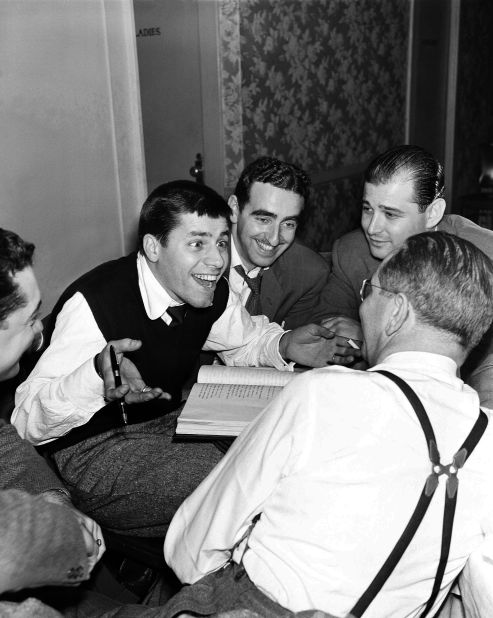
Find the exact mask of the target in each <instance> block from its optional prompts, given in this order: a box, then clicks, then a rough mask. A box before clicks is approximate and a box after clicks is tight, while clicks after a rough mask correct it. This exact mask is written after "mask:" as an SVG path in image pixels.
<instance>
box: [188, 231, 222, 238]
mask: <svg viewBox="0 0 493 618" xmlns="http://www.w3.org/2000/svg"><path fill="white" fill-rule="evenodd" d="M219 235H220V236H229V230H223V231H222V232H219ZM187 236H189V237H192V236H199V237H201V238H212V233H211V232H204V231H200V232H199V231H198V230H197V231H194V230H191V231H190V232H188V234H187Z"/></svg>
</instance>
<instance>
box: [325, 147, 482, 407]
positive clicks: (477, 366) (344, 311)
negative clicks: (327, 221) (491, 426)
mask: <svg viewBox="0 0 493 618" xmlns="http://www.w3.org/2000/svg"><path fill="white" fill-rule="evenodd" d="M443 195H444V173H443V167H442V165H441V164H440V163H439V161H437V160H436V159H435V158H434V157H433V156H432V155H431V154H430V153H428V152H426V151H425V150H423V149H422V148H419V147H417V146H397V147H395V148H392V149H390V150H388V151H386V152H384V153H382V154H381V155H379V156H377V157H376V158H375V159H374V160H373V161H372V162H371V163H370V164H369V166H368V168H367V170H366V172H365V184H364V188H363V204H362V214H361V228H360V229H357V230H354V231H352V232H350V233H349V234H346V235H345V236H343V237H342V238H340V239H338V240H337V241H336V242H335V243H334V247H333V250H332V272H331V275H330V278H329V281H328V283H327V285H326V286H325V288H324V290H323V292H322V294H321V301H320V302H321V306H323V307H324V309H328V312H329V314H330V315H332V316H346V319H347V320H348V322H351V321H357V320H358V309H359V305H360V303H361V299H360V296H359V291H360V286H361V281H362V280H363V279H364V278H371V276H372V275H373V273H374V272H375V270H376V269H377V268H378V266H379V264H380V263H381V261H382V260H383V259H384V258H385V257H386V256H387V255H389V253H390V252H391V251H393V250H394V249H396V248H397V247H399V246H400V245H401V244H402V243H403V242H404V241H405V240H406V239H407V238H408V237H409V236H412V235H413V234H418V233H420V232H425V231H436V230H440V231H444V232H449V233H451V234H455V235H457V236H459V237H460V238H465V239H466V240H469V241H470V242H472V243H473V244H474V245H476V247H478V248H479V249H481V250H482V251H484V252H485V253H486V254H487V255H488V256H489V257H490V258H492V259H493V231H491V230H487V229H484V228H482V227H480V226H478V225H476V224H475V223H473V222H471V221H469V220H468V219H465V218H464V217H461V216H459V215H445V214H444V212H445V207H446V204H445V200H444V198H443ZM339 320H342V318H339ZM332 322H333V320H326V321H325V322H324V325H325V326H326V327H327V328H332ZM462 374H463V377H464V379H465V380H466V381H467V382H468V384H470V385H471V386H472V387H473V388H475V389H476V390H477V391H478V392H479V395H480V399H481V403H482V404H483V405H485V406H487V407H493V333H492V331H489V332H488V333H486V335H485V336H484V338H483V340H482V341H481V342H480V343H479V345H478V347H477V348H476V349H475V350H474V351H473V352H472V353H471V355H470V357H469V359H468V361H467V363H466V364H465V365H464V367H463V369H462Z"/></svg>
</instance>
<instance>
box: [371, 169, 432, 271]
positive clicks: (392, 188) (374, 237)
mask: <svg viewBox="0 0 493 618" xmlns="http://www.w3.org/2000/svg"><path fill="white" fill-rule="evenodd" d="M433 214H434V211H433V210H432V209H430V208H427V209H426V210H425V212H419V208H418V204H417V203H416V201H415V197H414V186H413V182H412V181H410V180H405V179H404V178H400V177H396V178H395V179H392V180H390V181H389V182H386V183H382V184H378V185H374V184H372V183H369V182H367V183H365V187H364V190H363V210H362V213H361V227H362V228H363V232H364V233H365V236H366V240H367V241H368V245H369V247H370V252H371V254H372V255H373V257H374V258H377V259H378V260H383V259H384V258H385V257H386V256H387V255H388V254H389V253H390V252H391V251H393V250H394V249H396V248H397V247H400V245H402V243H403V242H404V241H405V240H406V239H407V238H409V236H413V235H414V234H419V233H421V232H425V231H427V230H429V229H430V227H433V225H434V224H435V221H434V220H433V221H432V220H431V217H432V215H433Z"/></svg>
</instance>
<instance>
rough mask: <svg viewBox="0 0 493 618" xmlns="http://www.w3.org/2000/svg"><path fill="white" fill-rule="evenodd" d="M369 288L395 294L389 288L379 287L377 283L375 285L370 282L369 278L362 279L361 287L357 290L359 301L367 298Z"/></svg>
mask: <svg viewBox="0 0 493 618" xmlns="http://www.w3.org/2000/svg"><path fill="white" fill-rule="evenodd" d="M371 288H378V289H379V290H383V291H384V292H387V293H388V294H395V293H396V292H391V291H390V290H386V289H385V288H382V287H380V286H379V285H375V284H374V283H372V282H371V280H370V279H363V283H362V284H361V289H360V291H359V297H360V298H361V302H363V301H364V300H365V298H368V296H369V294H370V291H371Z"/></svg>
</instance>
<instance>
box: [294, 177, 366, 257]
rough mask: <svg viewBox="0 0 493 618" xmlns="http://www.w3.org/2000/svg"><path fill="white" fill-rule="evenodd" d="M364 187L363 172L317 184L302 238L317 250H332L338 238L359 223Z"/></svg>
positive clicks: (311, 198)
mask: <svg viewBox="0 0 493 618" xmlns="http://www.w3.org/2000/svg"><path fill="white" fill-rule="evenodd" d="M362 189H363V176H362V175H358V176H351V177H347V178H341V179H339V180H334V181H332V182H330V183H324V184H320V185H315V186H314V187H313V188H312V190H311V195H310V200H309V203H308V206H307V212H306V220H304V221H303V222H302V225H301V229H300V231H299V233H298V236H299V237H300V238H301V240H303V242H304V243H305V244H306V245H308V246H309V247H312V248H313V249H315V250H316V251H330V250H331V248H332V245H333V243H334V240H336V239H337V238H339V237H340V236H342V234H345V233H346V232H348V231H350V230H354V228H356V227H358V225H359V223H360V213H361V196H362Z"/></svg>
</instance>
